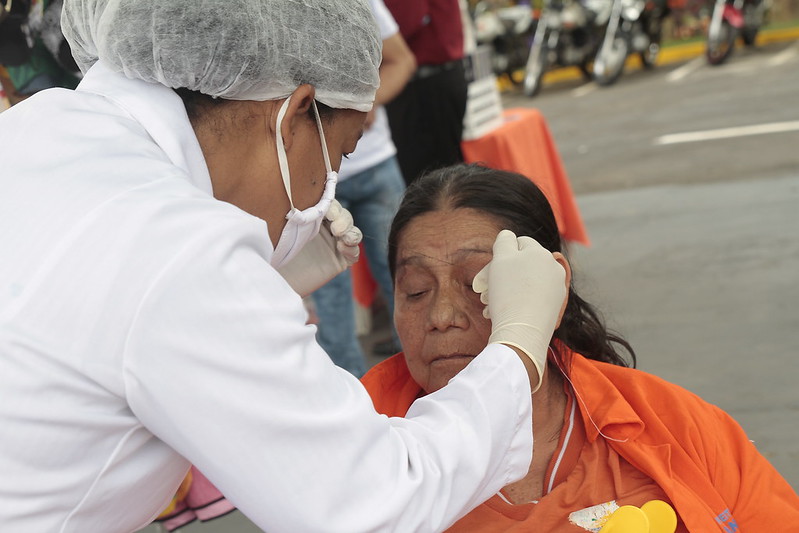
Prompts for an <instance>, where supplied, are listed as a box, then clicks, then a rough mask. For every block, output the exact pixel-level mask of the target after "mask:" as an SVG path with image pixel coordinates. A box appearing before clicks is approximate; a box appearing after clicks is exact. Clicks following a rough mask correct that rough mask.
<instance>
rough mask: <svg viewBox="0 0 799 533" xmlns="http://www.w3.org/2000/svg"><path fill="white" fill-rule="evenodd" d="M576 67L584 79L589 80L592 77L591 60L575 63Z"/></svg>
mask: <svg viewBox="0 0 799 533" xmlns="http://www.w3.org/2000/svg"><path fill="white" fill-rule="evenodd" d="M577 68H579V69H580V72H581V73H582V75H583V78H584V79H585V81H591V80H593V79H594V73H593V71H592V70H591V61H590V60H586V61H583V62H582V63H580V64H579V65H577Z"/></svg>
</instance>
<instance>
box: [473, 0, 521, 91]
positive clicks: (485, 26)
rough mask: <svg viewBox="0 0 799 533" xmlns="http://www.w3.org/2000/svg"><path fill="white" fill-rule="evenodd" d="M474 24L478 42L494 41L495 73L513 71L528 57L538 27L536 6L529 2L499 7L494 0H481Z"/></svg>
mask: <svg viewBox="0 0 799 533" xmlns="http://www.w3.org/2000/svg"><path fill="white" fill-rule="evenodd" d="M473 19H474V28H475V40H476V41H477V44H486V45H490V46H491V48H492V52H493V53H492V54H491V63H492V67H493V71H494V74H496V75H497V76H502V75H503V74H506V75H507V76H508V77H509V78H510V79H511V80H513V73H514V72H515V71H516V70H518V69H520V68H522V67H523V66H524V64H525V62H526V61H527V48H528V44H529V40H530V38H531V37H532V35H533V31H534V30H535V20H534V19H533V12H532V8H531V7H530V6H529V5H512V6H504V7H496V4H495V3H494V2H491V1H488V0H481V1H480V2H477V4H476V5H475V7H474V14H473Z"/></svg>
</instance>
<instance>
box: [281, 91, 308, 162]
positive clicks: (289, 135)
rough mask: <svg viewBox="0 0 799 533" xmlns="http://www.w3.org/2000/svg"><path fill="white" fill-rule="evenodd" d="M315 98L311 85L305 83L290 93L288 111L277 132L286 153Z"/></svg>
mask: <svg viewBox="0 0 799 533" xmlns="http://www.w3.org/2000/svg"><path fill="white" fill-rule="evenodd" d="M315 96H316V91H315V90H314V87H313V85H308V84H307V83H306V84H305V85H300V86H299V87H297V88H296V89H295V90H294V92H293V93H291V101H290V102H289V105H288V109H286V115H285V116H284V117H283V122H282V124H281V126H280V131H279V132H277V134H279V135H282V136H283V146H284V147H285V148H286V152H288V151H290V150H291V145H292V139H293V137H294V134H295V133H297V131H299V130H298V128H299V127H300V126H301V125H303V124H304V122H306V121H307V120H308V111H309V110H310V109H311V105H313V100H314V97H315ZM282 103H283V102H281V105H282ZM278 109H279V106H278ZM275 123H277V122H275ZM305 125H307V123H306V124H305Z"/></svg>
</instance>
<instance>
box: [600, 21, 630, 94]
mask: <svg viewBox="0 0 799 533" xmlns="http://www.w3.org/2000/svg"><path fill="white" fill-rule="evenodd" d="M629 53H630V43H628V42H627V39H626V38H625V37H624V35H622V34H621V33H617V34H616V36H615V37H614V38H613V40H612V41H611V46H610V47H609V49H608V47H606V46H605V45H604V43H602V46H600V47H599V51H598V52H597V54H596V58H595V59H594V81H596V82H597V83H598V84H599V85H602V86H608V85H613V84H614V83H616V80H618V79H619V76H621V73H622V72H623V71H624V62H625V61H627V54H629Z"/></svg>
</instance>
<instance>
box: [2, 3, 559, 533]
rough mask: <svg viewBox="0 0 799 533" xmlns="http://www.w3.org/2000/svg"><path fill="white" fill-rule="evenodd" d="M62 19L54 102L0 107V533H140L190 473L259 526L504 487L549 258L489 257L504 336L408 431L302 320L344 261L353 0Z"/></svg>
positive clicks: (362, 106) (41, 96) (420, 410)
mask: <svg viewBox="0 0 799 533" xmlns="http://www.w3.org/2000/svg"><path fill="white" fill-rule="evenodd" d="M62 28H63V31H64V34H65V36H66V38H67V40H68V41H69V44H70V46H71V48H72V52H73V55H74V57H75V59H76V60H77V63H78V64H79V65H80V67H81V70H82V71H83V72H84V73H85V76H84V78H83V80H82V82H81V83H80V85H79V86H78V88H77V89H76V90H74V91H72V90H65V89H49V90H45V91H42V92H40V93H37V94H36V95H34V96H32V97H31V98H29V99H27V100H25V101H24V102H22V103H20V104H18V105H16V106H14V107H13V108H11V109H10V110H8V111H5V112H3V113H2V115H0V139H2V140H3V142H2V143H1V144H0V164H1V165H2V170H1V171H0V250H2V260H0V529H2V530H3V531H15V532H16V531H19V532H28V531H30V532H33V531H36V532H38V531H61V532H64V533H66V532H74V531H98V532H100V531H101V532H117V531H119V532H129V531H134V530H137V529H140V528H142V527H144V526H145V525H147V524H148V523H149V522H150V521H151V520H152V519H153V517H155V516H156V515H158V513H159V511H161V510H162V509H164V508H165V507H166V505H167V503H168V502H169V500H170V498H171V497H172V495H173V494H174V493H175V489H176V488H177V487H178V485H179V483H180V481H181V480H182V479H183V478H184V476H185V475H186V472H187V470H188V468H189V463H192V464H194V465H196V466H197V468H198V469H200V470H201V471H202V472H203V474H205V475H206V476H208V478H209V480H210V481H211V482H213V483H214V484H215V485H216V486H218V487H219V488H220V489H221V490H222V491H223V492H224V494H225V495H226V496H227V497H228V498H229V499H230V501H231V502H232V503H233V504H235V505H236V506H237V507H239V508H240V509H241V510H242V511H243V512H244V513H245V514H246V515H247V516H249V517H250V518H251V519H252V520H253V521H254V522H255V523H256V524H257V525H258V526H259V527H261V528H262V529H264V530H267V531H270V532H280V531H290V532H295V531H301V532H306V531H327V532H346V533H353V532H358V531H416V530H421V531H433V530H438V529H442V528H444V527H446V526H448V525H450V524H451V523H452V522H454V521H455V519H457V517H458V516H460V515H462V514H463V513H464V512H466V511H467V510H468V509H470V508H473V507H474V506H476V505H478V504H479V503H480V502H481V501H483V500H485V499H486V498H487V497H489V496H490V495H491V494H493V493H495V492H496V491H497V490H498V489H499V488H501V487H502V486H503V485H506V484H508V483H509V482H511V481H514V480H517V479H519V478H521V477H522V476H523V475H524V472H525V471H526V468H527V464H529V461H530V456H531V446H532V431H531V427H530V423H531V416H532V415H531V413H532V402H531V399H530V390H531V387H532V386H535V385H536V384H537V383H538V381H539V373H538V371H537V370H536V367H535V366H534V363H533V359H531V357H532V358H534V359H535V360H536V361H539V360H543V358H544V357H546V343H541V342H540V340H539V339H537V338H536V335H535V332H537V331H538V330H543V331H544V332H549V334H551V331H552V329H553V328H554V324H555V322H556V317H557V313H558V310H559V309H560V307H561V306H562V304H563V299H564V297H565V294H566V291H565V287H563V285H562V279H563V276H564V271H563V268H562V267H561V266H559V264H558V263H557V262H556V261H555V260H554V258H553V256H552V254H550V253H549V252H547V251H546V250H544V249H543V248H541V247H540V246H538V247H537V248H536V246H537V245H536V246H531V243H530V242H528V241H526V240H524V239H522V241H517V239H516V238H515V237H510V238H506V239H505V240H504V241H503V242H505V243H506V244H507V246H504V247H503V250H504V252H502V253H500V254H498V255H499V256H502V259H503V260H502V261H501V264H498V265H497V268H496V269H495V270H494V271H492V275H491V276H489V279H488V287H485V288H484V290H483V293H484V295H485V297H486V299H487V301H488V302H489V307H490V308H491V310H492V313H495V314H497V316H503V317H505V320H504V321H501V324H499V323H498V325H497V326H496V327H494V328H493V334H494V338H493V342H492V344H491V345H490V346H489V347H487V348H486V349H485V350H483V352H484V353H483V354H482V355H481V356H478V357H477V358H476V360H475V362H474V364H473V365H472V368H471V369H470V371H469V372H464V373H461V375H460V376H459V377H458V379H456V380H453V383H451V384H450V385H448V386H447V387H445V388H443V389H442V390H441V391H439V393H438V394H437V395H430V396H429V397H427V398H424V399H422V400H420V401H419V402H417V404H416V412H415V416H411V417H409V418H408V419H402V418H397V419H391V420H390V419H387V418H386V417H383V416H379V415H378V414H377V413H375V411H374V408H373V406H372V402H371V400H370V398H369V396H368V394H367V393H366V391H365V390H364V388H363V387H362V385H361V384H360V383H359V382H358V381H357V380H356V379H355V378H354V377H352V376H351V375H349V374H348V373H347V372H345V371H343V370H341V369H339V368H337V367H335V366H334V365H333V363H332V362H331V361H330V359H329V357H328V356H327V355H326V354H325V353H324V351H323V350H322V349H321V348H320V347H319V345H318V344H316V341H315V338H314V337H315V333H316V332H315V328H314V327H313V326H308V325H306V318H307V314H306V312H305V309H304V308H303V305H302V299H301V294H308V292H309V291H311V290H313V289H315V288H317V287H319V286H320V285H321V284H322V283H324V282H326V281H327V280H328V279H330V277H332V276H333V275H335V274H337V273H338V272H340V271H342V270H343V269H344V268H346V267H347V266H348V265H349V264H351V262H352V261H354V260H355V258H356V257H357V249H358V248H357V245H358V241H359V239H360V234H359V232H358V231H357V229H356V228H354V227H353V225H352V219H351V217H350V216H349V214H348V213H347V212H346V211H344V210H342V209H341V207H340V206H339V205H338V204H337V203H336V202H335V201H334V199H333V196H334V191H335V186H336V169H337V168H338V166H339V162H340V160H341V157H342V155H343V154H346V153H349V152H351V151H353V150H354V149H355V145H356V142H357V141H358V137H359V136H360V134H361V131H362V129H363V125H364V118H365V116H366V112H367V111H368V110H369V109H370V108H371V106H372V101H373V100H374V96H375V90H376V88H377V83H378V66H379V58H380V39H379V36H378V33H377V30H376V28H375V23H374V19H373V17H372V15H371V12H370V10H369V6H368V4H367V3H366V1H365V0H346V1H345V0H202V1H199V0H66V2H65V3H64V10H63V19H62ZM559 280H560V283H559ZM530 283H533V284H536V283H541V284H543V286H544V287H550V286H553V285H554V286H555V287H556V288H558V290H554V291H550V292H549V298H548V299H539V300H537V301H535V302H533V301H518V300H517V299H515V298H513V297H512V291H511V290H510V289H509V288H508V287H512V286H517V285H527V284H530ZM539 365H540V362H539ZM412 414H413V413H412ZM432 428H435V430H436V431H431V429H432ZM408 508H413V509H415V510H416V511H415V512H414V513H407V512H406V510H407V509H408Z"/></svg>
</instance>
